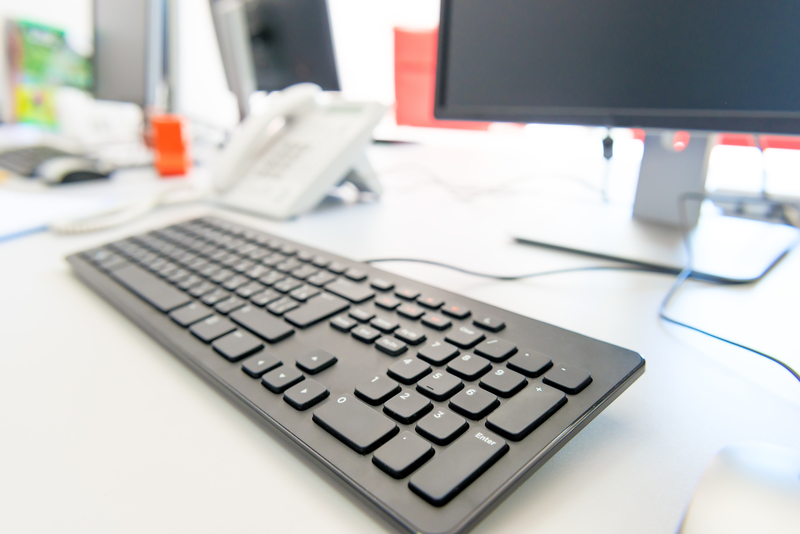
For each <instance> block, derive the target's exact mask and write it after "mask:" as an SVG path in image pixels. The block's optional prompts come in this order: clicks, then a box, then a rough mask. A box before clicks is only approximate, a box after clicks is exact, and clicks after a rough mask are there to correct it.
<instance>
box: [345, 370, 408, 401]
mask: <svg viewBox="0 0 800 534" xmlns="http://www.w3.org/2000/svg"><path fill="white" fill-rule="evenodd" d="M398 391H400V386H399V385H397V382H395V381H394V380H392V379H390V378H386V377H385V376H376V377H375V378H373V379H372V380H370V381H369V382H366V383H364V384H359V385H358V386H356V396H357V397H359V398H360V399H361V400H363V401H366V402H368V403H370V404H372V405H373V406H377V405H379V404H383V403H384V402H386V401H387V400H389V399H390V398H391V397H393V396H394V395H396V394H397V392H398Z"/></svg>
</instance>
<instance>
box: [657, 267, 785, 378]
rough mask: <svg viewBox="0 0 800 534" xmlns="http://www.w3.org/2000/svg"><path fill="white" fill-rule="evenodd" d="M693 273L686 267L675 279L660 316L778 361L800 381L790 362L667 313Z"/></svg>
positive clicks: (660, 307) (660, 308)
mask: <svg viewBox="0 0 800 534" xmlns="http://www.w3.org/2000/svg"><path fill="white" fill-rule="evenodd" d="M691 275H692V270H691V269H690V268H686V269H684V270H683V271H681V273H680V274H679V275H678V277H677V278H676V279H675V282H674V283H673V284H672V287H670V289H669V291H668V292H667V295H666V296H665V297H664V300H662V301H661V306H659V308H658V316H659V317H660V318H661V319H663V320H664V321H666V322H668V323H672V324H674V325H678V326H682V327H684V328H688V329H689V330H694V331H695V332H699V333H701V334H705V335H707V336H709V337H713V338H714V339H718V340H720V341H724V342H725V343H728V344H730V345H734V346H736V347H739V348H741V349H744V350H747V351H750V352H752V353H753V354H757V355H759V356H761V357H764V358H766V359H768V360H771V361H773V362H775V363H777V364H778V365H780V366H781V367H783V368H784V369H786V370H787V371H789V372H790V373H791V374H792V376H794V377H795V378H796V379H797V380H798V381H799V382H800V374H798V373H797V371H795V370H794V369H792V367H791V366H790V365H789V364H787V363H786V362H783V361H781V360H779V359H778V358H775V357H774V356H770V355H769V354H766V353H764V352H761V351H760V350H756V349H754V348H752V347H748V346H747V345H742V344H741V343H737V342H735V341H732V340H730V339H725V338H724V337H720V336H718V335H716V334H712V333H711V332H707V331H705V330H703V329H701V328H697V327H696V326H692V325H690V324H686V323H682V322H681V321H677V320H675V319H673V318H672V317H669V316H668V315H667V314H666V308H667V305H668V304H669V302H670V300H672V297H674V296H675V294H676V293H677V292H678V290H679V289H680V288H681V286H682V285H683V284H684V282H686V280H687V279H688V278H689V277H690V276H691Z"/></svg>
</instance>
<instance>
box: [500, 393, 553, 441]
mask: <svg viewBox="0 0 800 534" xmlns="http://www.w3.org/2000/svg"><path fill="white" fill-rule="evenodd" d="M566 403H567V396H566V395H564V393H562V392H561V391H558V390H555V389H553V388H551V387H548V386H545V385H544V384H534V385H533V386H531V387H529V388H527V389H526V390H525V391H523V392H522V393H521V394H519V395H518V396H517V397H515V398H513V399H511V400H510V401H508V402H507V403H505V404H504V405H503V406H502V407H501V408H500V409H498V410H497V411H496V412H494V413H493V414H491V415H490V416H489V417H488V418H487V419H486V426H487V428H490V429H491V430H494V431H495V432H497V433H498V434H500V435H501V436H503V437H505V438H506V439H510V440H512V441H520V440H521V439H524V438H525V436H527V435H528V434H530V433H531V432H532V431H533V430H535V429H536V427H538V426H539V425H541V424H542V423H543V422H545V420H547V418H548V417H550V416H551V415H553V414H554V413H555V412H556V411H557V410H558V409H559V408H561V407H562V406H564V405H565V404H566Z"/></svg>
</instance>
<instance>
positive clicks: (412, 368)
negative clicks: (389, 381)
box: [387, 358, 431, 384]
mask: <svg viewBox="0 0 800 534" xmlns="http://www.w3.org/2000/svg"><path fill="white" fill-rule="evenodd" d="M430 372H431V366H430V365H428V364H427V363H425V362H423V361H420V360H418V359H416V358H403V359H402V360H400V361H398V362H397V363H394V364H392V365H391V367H389V369H388V371H387V373H388V374H389V376H391V377H392V378H394V379H395V380H397V381H399V382H402V383H403V384H413V383H414V382H416V381H417V380H419V379H420V378H422V377H423V376H425V375H427V374H428V373H430Z"/></svg>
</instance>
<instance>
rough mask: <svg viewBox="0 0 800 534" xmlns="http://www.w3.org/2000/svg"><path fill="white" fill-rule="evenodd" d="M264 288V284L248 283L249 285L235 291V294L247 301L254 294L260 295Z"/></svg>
mask: <svg viewBox="0 0 800 534" xmlns="http://www.w3.org/2000/svg"><path fill="white" fill-rule="evenodd" d="M265 289H266V287H265V286H264V284H259V283H258V282H250V283H249V284H245V285H243V286H240V287H238V288H237V289H236V294H237V295H239V296H240V297H242V298H245V299H249V298H250V297H252V296H253V295H255V294H256V293H260V292H262V291H264V290H265Z"/></svg>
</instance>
